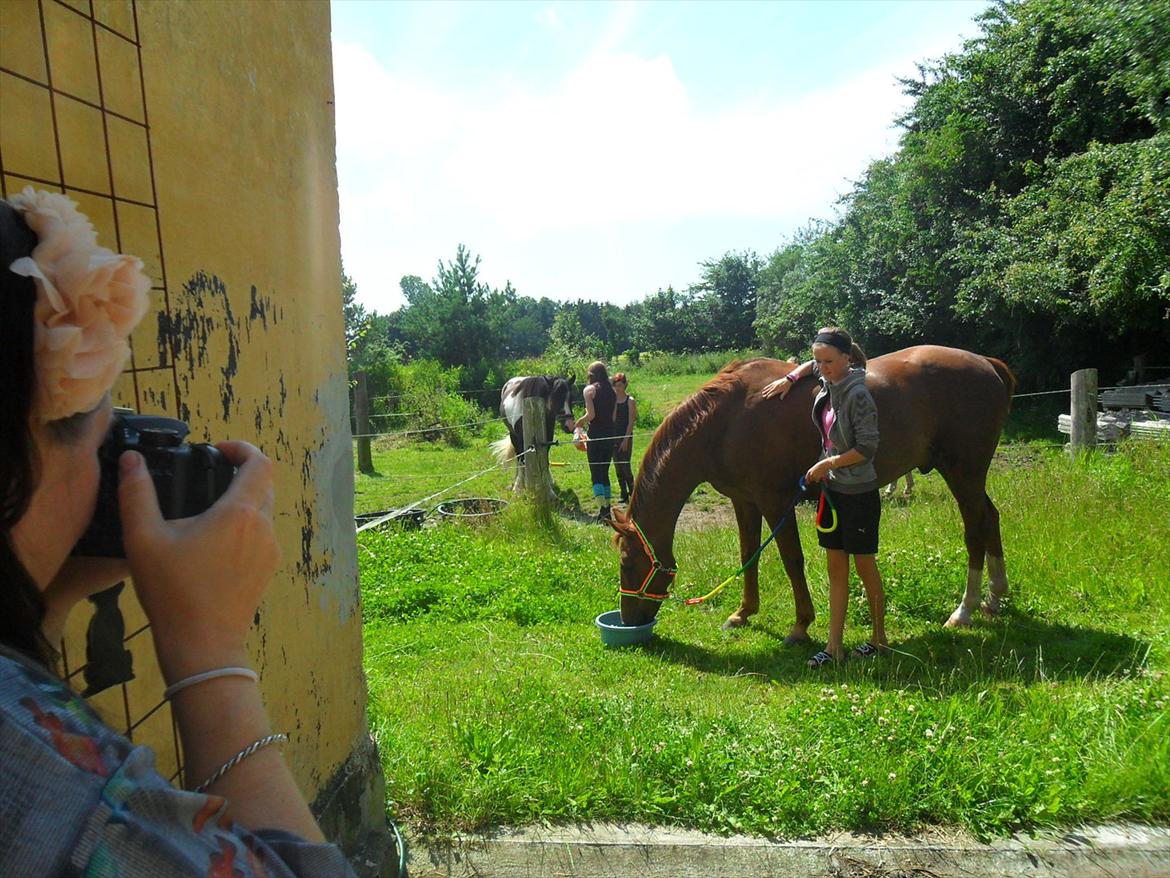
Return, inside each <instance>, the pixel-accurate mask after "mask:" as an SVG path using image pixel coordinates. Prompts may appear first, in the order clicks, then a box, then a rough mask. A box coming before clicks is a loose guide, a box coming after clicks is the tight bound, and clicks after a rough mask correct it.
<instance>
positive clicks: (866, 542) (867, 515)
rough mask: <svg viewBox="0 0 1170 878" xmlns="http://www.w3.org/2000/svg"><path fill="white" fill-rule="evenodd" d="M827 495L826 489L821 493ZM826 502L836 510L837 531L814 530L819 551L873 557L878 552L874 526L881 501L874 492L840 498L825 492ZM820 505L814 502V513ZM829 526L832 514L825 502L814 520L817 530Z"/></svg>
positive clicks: (876, 527) (878, 515) (879, 515)
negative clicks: (838, 551) (833, 551)
mask: <svg viewBox="0 0 1170 878" xmlns="http://www.w3.org/2000/svg"><path fill="white" fill-rule="evenodd" d="M825 490H826V491H828V489H827V488H826V489H825ZM828 493H829V498H828V499H830V500H832V501H833V505H834V506H835V507H836V508H837V527H836V528H835V529H834V530H831V531H829V532H828V533H824V532H823V531H822V530H820V528H818V529H817V542H819V543H820V544H821V548H822V549H840V550H842V551H843V552H845V554H847V555H876V554H877V550H878V524H879V523H880V522H881V517H882V499H881V497H880V496H879V495H878V491H877V488H874V489H873V490H872V491H866V492H865V493H864V494H842V493H841V492H840V491H828ZM820 509H821V504H820V502H819V501H818V503H817V510H818V511H820ZM832 523H833V513H832V510H831V509H830V508H829V504H828V501H827V500H826V501H825V504H824V512H823V514H822V515H821V517H820V519H819V520H818V524H819V525H820V527H829V526H830V525H831V524H832Z"/></svg>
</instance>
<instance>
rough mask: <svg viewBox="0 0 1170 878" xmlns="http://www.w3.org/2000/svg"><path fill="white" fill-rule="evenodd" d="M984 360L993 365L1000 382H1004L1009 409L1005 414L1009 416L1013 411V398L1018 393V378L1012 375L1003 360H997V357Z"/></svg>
mask: <svg viewBox="0 0 1170 878" xmlns="http://www.w3.org/2000/svg"><path fill="white" fill-rule="evenodd" d="M983 359H985V360H987V362H989V363H990V364H991V368H992V369H994V370H995V374H996V375H998V376H999V380H1000V381H1002V382H1003V386H1004V389H1005V390H1006V391H1007V408H1006V409H1005V410H1004V414H1007V412H1009V411H1011V407H1012V396H1014V395H1015V392H1016V376H1015V375H1014V374H1012V370H1011V369H1009V368H1008V366H1007V363H1005V362H1004V361H1003V360H997V359H996V358H995V357H984V358H983Z"/></svg>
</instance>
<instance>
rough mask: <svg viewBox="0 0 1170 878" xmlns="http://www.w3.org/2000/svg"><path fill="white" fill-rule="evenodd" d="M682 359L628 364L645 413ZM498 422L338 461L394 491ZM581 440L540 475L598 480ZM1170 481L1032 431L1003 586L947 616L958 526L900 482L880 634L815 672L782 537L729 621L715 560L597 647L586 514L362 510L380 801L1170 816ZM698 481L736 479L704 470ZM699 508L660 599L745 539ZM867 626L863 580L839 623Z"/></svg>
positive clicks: (1012, 457) (366, 500)
mask: <svg viewBox="0 0 1170 878" xmlns="http://www.w3.org/2000/svg"><path fill="white" fill-rule="evenodd" d="M701 380H702V379H701V377H699V376H681V377H660V376H653V377H651V376H647V378H646V381H645V382H642V383H639V382H638V380H637V378H636V377H632V379H631V385H632V387H631V389H632V391H633V392H634V393H635V395H638V394H639V393H641V394H643V395H644V398H646V399H648V400H649V401H650V402H651V404H652V405H653V406H655V407H656V410H657V411H658V412H659V413H664V412H665V411H667V410H669V407H670V403H671V401H672V400H673V401H677V400H678V399H681V398H682V397H684V396H685V395H686V394H687V393H689V392H690V390H692V389H693V388H694V387H695V386H697V385H698V383H700V382H701ZM655 382H657V383H655ZM501 432H502V430H501V431H499V432H496V433H495V434H493V435H485V436H484V437H483V438H482V439H480V440H478V441H476V442H474V443H473V444H472V445H471V446H469V447H468V448H466V449H455V450H452V449H449V448H435V449H431V448H424V447H419V446H406V447H399V448H391V449H386V450H384V451H380V452H378V453H377V454H376V455H375V463H376V467H377V469H378V470H379V472H380V474H381V475H380V476H378V477H365V476H361V477H359V478H358V491H359V493H358V497H357V508H358V509H359V510H374V509H383V508H393V507H396V506H401V505H406V504H407V503H411V502H414V501H415V500H418V499H419V498H421V497H424V496H426V495H427V494H429V493H431V492H433V491H435V490H438V489H439V488H441V487H443V486H446V485H450V484H452V483H453V482H455V481H457V480H458V478H459V477H460V476H461V474H467V475H470V474H472V473H474V472H476V471H479V470H482V469H484V468H485V467H487V466H489V465H490V464H491V461H490V460H489V459H488V455H487V451H486V443H487V442H488V441H489V440H490V439H491V438H494V436H495V435H500V433H501ZM642 432H643V433H644V434H645V433H646V432H647V431H642ZM641 438H642V440H643V441H644V440H645V438H648V437H647V436H646V435H643V436H642V437H641ZM637 456H638V455H637V453H636V454H635V459H637ZM583 457H584V455H581V454H580V453H579V452H576V451H575V450H573V449H572V448H570V447H559V448H554V449H553V452H552V458H553V460H554V461H556V460H563V461H565V462H567V463H570V464H573V465H574V467H575V468H574V467H565V468H558V469H554V471H553V475H554V478H555V479H556V480H557V482H558V483H559V484H560V486H561V487H562V488H563V489H565V493H566V494H567V493H569V492H575V493H576V495H577V496H579V497H580V498H581V502H582V503H583V504H584V505H586V506H590V505H591V504H590V503H589V501H587V499H586V498H587V494H588V477H587V475H586V473H585V471H584V469H582V468H580V467H581V465H582V464H583V462H584V461H583ZM510 480H511V473H510V470H507V469H501V470H497V471H495V472H493V473H491V474H489V475H488V476H486V477H484V478H483V479H477V480H475V481H473V482H471V483H469V484H468V485H466V486H464V487H463V488H460V489H457V490H456V491H455V492H453V493H452V494H451V495H444V496H495V497H503V496H508V495H507V494H506V493H505V492H506V489H507V486H508V484H510ZM1168 488H1170V448H1167V447H1165V446H1161V447H1159V446H1156V445H1151V444H1133V445H1128V446H1125V447H1123V448H1122V449H1121V450H1120V451H1119V452H1118V453H1116V454H1110V455H1098V456H1095V457H1092V458H1090V459H1088V460H1083V461H1070V460H1068V459H1067V457H1066V456H1065V455H1064V454H1063V453H1062V452H1060V451H1057V450H1052V449H1048V448H1045V447H1043V446H1042V445H1035V446H1019V445H1017V446H1012V447H1011V448H1008V449H1006V450H1005V451H1004V452H1003V453H1001V455H1000V456H999V457H998V458H997V460H996V462H995V464H994V467H993V473H992V479H991V485H990V493H991V495H992V496H993V498H995V500H996V502H997V504H998V505H999V508H1000V511H1001V513H1002V516H1003V528H1004V542H1005V547H1006V557H1007V565H1008V573H1009V576H1010V578H1011V584H1012V591H1011V595H1010V597H1009V600H1008V603H1007V609H1006V611H1005V614H1004V616H1003V617H1002V618H1001V619H999V620H996V621H980V622H978V623H977V624H976V625H975V626H974V627H973V628H971V629H969V630H965V631H958V632H952V631H946V630H944V629H943V628H942V627H941V622H942V620H943V619H945V618H946V616H947V615H948V614H949V613H950V611H951V610H952V609H953V608H954V606H955V603H956V602H957V600H958V598H959V595H960V592H961V589H962V586H963V581H964V574H965V570H964V568H965V554H964V552H963V549H962V541H961V526H960V522H959V517H958V513H957V510H956V509H955V506H954V503H953V501H952V500H951V499H950V497H949V495H948V494H947V492H946V489H945V486H944V485H943V484H942V480H941V479H940V478H939V477H938V476H937V475H935V474H932V475H928V476H926V477H924V478H922V479H920V480H919V481H918V483H917V484H916V494H915V496H914V498H913V499H912V500H911V501H910V502H909V503H907V504H904V505H903V504H892V505H888V506H887V507H886V509H885V512H884V514H883V522H882V552H881V555H880V556H879V564H880V567H881V569H882V572H883V574H884V576H885V579H886V590H887V595H888V602H889V610H888V619H887V627H888V630H889V633H890V637H891V642H892V644H893V646H894V647H895V649H896V650H897V652H896V653H895V654H894V656H893V657H892V658H890V659H882V660H878V661H876V662H874V663H868V664H867V663H853V664H847V665H845V666H844V667H842V668H839V669H828V668H826V669H823V670H821V671H819V672H812V671H808V670H806V669H805V667H804V661H805V659H806V658H807V657H808V655H809V653H810V652H812V651H813V650H814V649H815V648H816V647H815V646H814V647H802V648H785V647H784V646H783V644H782V641H783V637H784V635H785V634H786V633H787V630H788V627H789V626H790V624H791V621H792V599H791V591H790V589H789V586H788V583H787V580H786V578H785V577H784V575H783V571H782V568H781V565H780V563H779V558H778V555H776V553H774V552H772V551H769V552H767V553H766V554H765V556H764V558H763V560H762V562H761V565H762V566H761V575H760V580H761V591H762V597H763V607H762V612H761V613H760V615H759V616H757V617H755V618H754V619H753V622H752V625H751V626H750V627H749V628H746V629H742V630H739V631H735V632H730V633H728V632H723V631H721V630H720V623H721V622H722V620H723V619H724V618H725V617H726V615H727V614H728V613H729V612H730V611H731V610H732V609H733V608H734V607H735V605H736V604H737V602H738V599H739V590H738V586H737V585H735V584H733V585H732V586H729V587H728V588H727V589H726V590H725V591H724V593H723V594H722V595H721V596H720V597H719V598H717V599H716V600H715V601H713V602H711V603H710V604H709V605H704V606H703V607H701V608H686V607H684V606H682V605H681V603H677V602H671V603H668V604H667V605H665V606H664V607H663V610H662V613H661V620H660V622H659V624H658V626H657V629H656V636H655V638H654V640H653V641H651V643H650V644H649V645H648V646H646V647H639V648H632V649H625V650H609V649H606V648H604V647H603V646H602V645H601V643H600V640H599V638H598V636H597V633H596V630H595V629H594V627H593V618H594V616H596V615H597V614H598V613H600V612H602V611H604V610H608V609H612V608H614V607H615V606H616V605H617V596H616V576H617V560H616V555H615V554H614V553H613V551H612V549H611V548H610V546H609V533H608V532H607V531H606V530H605V529H603V528H601V527H599V526H597V525H589V524H585V523H583V522H580V521H578V520H577V519H575V518H572V517H561V518H557V519H555V520H554V521H553V522H552V523H551V524H547V523H545V524H542V523H539V522H537V521H535V520H534V519H533V517H532V515H531V513H530V511H529V510H528V509H526V508H525V507H524V505H523V504H522V503H519V502H514V503H513V504H512V505H511V506H510V507H509V509H508V511H507V513H506V514H505V515H504V516H502V517H501V519H500V520H499V521H498V522H497V523H495V524H493V525H491V526H489V527H470V526H466V525H458V524H456V525H452V524H443V525H441V526H437V527H432V528H426V529H424V530H422V531H418V532H406V531H404V532H376V531H371V532H365V533H363V534H361V535H360V536H359V561H360V563H361V577H362V590H363V614H364V619H365V643H366V671H367V674H368V677H369V686H370V714H371V716H370V719H371V725H372V728H373V731H374V734H375V736H376V738H377V740H378V744H379V747H380V750H381V754H382V759H383V763H384V766H385V770H386V778H387V789H388V795H389V798H390V800H391V802H392V805H391V808H392V813H393V814H394V816H395V817H396V819H405V820H407V821H408V823H409V824H410V825H411V826H412V828H413V829H414V830H415V831H433V832H450V831H455V830H462V829H469V828H473V827H480V826H486V825H495V824H521V823H529V822H534V821H563V820H573V819H596V820H600V819H612V820H623V821H625V820H637V821H642V822H648V823H652V824H654V823H657V824H673V825H685V826H694V827H699V828H704V829H709V830H714V831H720V832H727V831H744V832H750V833H760V834H771V833H776V834H781V835H785V836H795V835H805V834H811V833H817V832H822V831H826V830H831V829H851V828H883V829H912V828H914V827H918V826H922V825H954V826H963V827H967V828H969V829H972V830H974V831H975V832H977V833H979V834H981V835H984V836H987V835H996V834H999V833H1002V832H1005V831H1007V830H1009V829H1012V828H1016V827H1021V826H1038V825H1068V824H1073V823H1076V822H1079V821H1084V820H1106V819H1114V818H1122V817H1124V818H1129V819H1136V820H1149V821H1157V822H1165V821H1166V820H1168V819H1170V678H1167V676H1166V671H1167V670H1168V669H1170V587H1168V586H1170V552H1167V551H1166V546H1167V545H1170V516H1167V514H1166V510H1167V494H1168ZM434 502H438V500H437V499H436V500H432V501H429V502H428V503H426V504H423V505H424V506H425V507H429V506H431V505H433V503H434ZM694 505H696V506H699V507H704V508H709V509H711V510H719V509H722V508H724V507H725V506H726V505H727V504H726V502H725V501H722V500H721V498H719V497H718V495H715V494H714V493H713V492H711V491H710V489H709V488H707V489H705V490H704V491H703V492H701V493H700V494H699V496H698V498H697V500H696V503H695V504H694ZM799 517H800V525H801V532H802V540H803V542H804V546H805V553H806V568H807V571H808V575H809V581H810V587H811V589H812V592H813V600H814V605H815V606H816V608H817V610H818V613H819V614H820V616H819V618H818V620H817V622H816V623H815V625H814V626H813V629H812V633H813V636H814V638H822V637H823V636H824V630H825V628H824V625H825V620H826V618H827V615H828V614H827V587H826V580H825V575H824V561H823V556H822V553H821V552H820V550H819V549H817V548H816V545H815V534H814V532H813V529H812V527H811V524H810V512H809V510H807V509H801V510H800V512H799ZM432 518H434V516H432ZM702 520H703V521H704V522H706V524H705V526H703V527H699V528H695V529H686V530H681V531H680V533H679V535H678V537H677V540H676V546H675V553H676V556H677V558H678V562H679V567H680V574H679V578H678V582H677V585H676V587H675V591H676V593H677V594H678V595H680V596H690V595H693V594H700V593H704V592H706V591H707V590H709V589H710V587H711V586H712V585H713V584H714V583H716V582H718V581H720V580H721V579H722V578H723V577H724V576H726V575H727V574H729V573H730V572H731V571H732V570H734V569H735V568H736V567H737V566H738V549H737V544H736V536H735V529H734V525H732V524H731V523H730V521H728V523H727V524H723V523H721V522H720V521H719V520H718V519H717V518H714V517H711V518H708V519H702ZM866 625H867V609H866V605H865V600H864V597H863V595H862V592H861V589H860V587H856V588H855V589H854V591H853V600H852V603H851V606H850V612H849V621H848V628H847V631H846V636H847V642H850V643H853V642H858V641H860V640H861V639H863V638H864V636H865V634H866Z"/></svg>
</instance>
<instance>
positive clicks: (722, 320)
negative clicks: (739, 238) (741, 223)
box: [690, 250, 763, 349]
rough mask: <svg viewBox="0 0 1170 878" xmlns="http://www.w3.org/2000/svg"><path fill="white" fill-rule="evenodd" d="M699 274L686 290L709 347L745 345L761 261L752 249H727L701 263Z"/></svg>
mask: <svg viewBox="0 0 1170 878" xmlns="http://www.w3.org/2000/svg"><path fill="white" fill-rule="evenodd" d="M701 265H702V269H703V272H702V276H701V278H700V280H699V282H698V283H697V284H695V285H694V286H692V287H691V289H690V292H691V294H692V295H695V296H696V297H697V298H696V300H695V301H693V302H692V303H691V305H692V307H694V308H696V309H697V313H696V317H697V318H699V319H701V320H703V322H705V323H706V324H707V327H708V342H707V343H708V344H709V345H710V347H712V348H725V349H726V348H746V347H750V346H751V345H752V344H753V343H754V341H755V329H754V327H753V324H754V322H755V319H756V288H757V285H758V276H759V273H760V269H761V268H763V262H762V261H761V260H760V258H759V256H757V255H756V254H755V252H754V251H751V250H745V251H743V252H742V253H734V252H728V253H725V254H724V255H723V256H722V257H720V258H719V259H715V260H709V261H707V262H703V263H701Z"/></svg>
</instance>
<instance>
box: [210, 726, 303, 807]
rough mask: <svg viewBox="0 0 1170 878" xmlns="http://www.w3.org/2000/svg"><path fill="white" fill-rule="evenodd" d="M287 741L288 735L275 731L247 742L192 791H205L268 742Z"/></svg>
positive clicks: (282, 742) (278, 742)
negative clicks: (249, 742)
mask: <svg viewBox="0 0 1170 878" xmlns="http://www.w3.org/2000/svg"><path fill="white" fill-rule="evenodd" d="M287 743H288V735H286V734H285V733H284V732H277V733H276V734H275V735H265V736H264V737H263V738H259V739H258V740H255V741H253V742H252V743H251V744H249V745H248V746H247V747H245V748H244V749H243V750H241V751H240V752H239V753H237V754H236V755H235V756H233V757H232V758H231V759H229V760H228V761H227V762H225V763H224V764H223V765H221V766H220V767H219V768H217V769H216V770H215V771H214V772H213V773H212V775H211V777H209V778H208V779H207V780H205V781H203V783H201V784H199V786H197V787H195V789H194V790H192V792H196V793H202V792H206V791H207V788H208V787H210V786H211V785H212V784H213V783H215V782H216V781H217V780H219V779H220V778H221V777H223V776H224V775H225V774H227V773H228V772H229V771H231V770H232V769H233V768H235V767H236V766H237V765H239V764H240V763H241V762H243V761H244V760H245V759H247V758H248V757H249V756H251V755H252V754H254V753H256V752H257V751H259V750H263V749H264V748H265V747H267V746H268V745H269V744H287Z"/></svg>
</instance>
